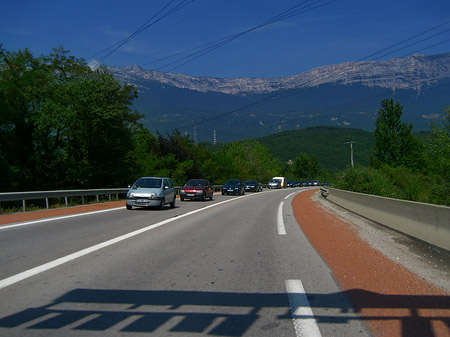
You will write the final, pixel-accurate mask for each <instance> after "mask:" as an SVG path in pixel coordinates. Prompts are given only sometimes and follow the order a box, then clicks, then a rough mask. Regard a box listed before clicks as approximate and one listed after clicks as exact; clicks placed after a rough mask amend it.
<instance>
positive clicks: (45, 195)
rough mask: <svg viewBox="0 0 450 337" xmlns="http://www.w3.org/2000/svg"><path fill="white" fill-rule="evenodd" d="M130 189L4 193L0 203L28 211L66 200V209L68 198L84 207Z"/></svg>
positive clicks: (1, 194) (218, 189) (177, 188)
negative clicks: (35, 204) (33, 204)
mask: <svg viewBox="0 0 450 337" xmlns="http://www.w3.org/2000/svg"><path fill="white" fill-rule="evenodd" d="M212 188H213V190H214V192H216V191H220V190H221V188H222V185H213V186H212ZM180 189H181V187H175V191H176V193H177V194H179V190H180ZM128 190H129V188H127V187H126V188H105V189H88V190H59V191H34V192H4V193H0V203H1V202H6V201H22V211H23V212H25V211H26V201H27V200H43V199H45V207H46V208H47V209H48V208H50V202H49V199H51V198H64V203H65V205H66V207H67V206H68V204H69V202H68V199H67V198H70V197H81V204H82V205H84V201H85V200H84V197H85V196H92V195H95V196H96V198H97V202H98V201H99V196H100V195H108V196H109V200H111V195H115V196H116V199H118V198H119V194H126V193H127V192H128Z"/></svg>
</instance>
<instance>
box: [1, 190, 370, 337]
mask: <svg viewBox="0 0 450 337" xmlns="http://www.w3.org/2000/svg"><path fill="white" fill-rule="evenodd" d="M305 191H308V190H300V189H295V190H293V189H287V190H286V189H284V190H272V191H267V190H266V191H264V192H262V193H251V194H250V193H247V194H246V195H244V196H222V195H220V194H216V195H215V197H214V200H213V201H206V202H197V201H187V202H180V201H178V202H177V207H176V208H174V209H171V208H169V207H167V208H166V209H165V210H162V211H161V210H148V209H144V210H141V209H136V210H133V211H128V210H126V209H125V208H124V207H123V206H122V207H120V208H113V209H109V210H102V211H100V212H93V213H88V214H85V213H83V214H77V215H70V216H66V217H64V216H62V217H59V218H48V219H40V220H36V221H29V222H24V223H15V224H10V225H3V226H1V227H0V336H143V335H154V336H204V335H206V336H208V335H210V336H371V335H372V333H371V331H370V330H369V329H368V328H367V326H366V324H365V323H364V320H362V319H361V317H360V315H359V313H357V312H355V310H354V309H353V307H354V306H353V305H352V304H351V302H350V300H349V298H348V297H347V294H346V293H345V292H344V291H343V290H342V289H341V287H340V286H339V283H338V282H337V281H336V278H335V277H334V276H333V271H332V270H331V269H330V267H329V264H328V263H326V261H325V260H324V259H323V257H322V256H320V255H319V254H318V253H317V251H316V250H315V249H314V248H313V246H312V245H311V243H310V241H309V240H308V239H307V238H306V237H305V234H304V232H303V231H302V229H301V228H300V226H299V224H298V222H297V219H296V218H295V216H294V211H293V209H292V206H291V202H292V199H293V197H294V195H295V194H298V193H305Z"/></svg>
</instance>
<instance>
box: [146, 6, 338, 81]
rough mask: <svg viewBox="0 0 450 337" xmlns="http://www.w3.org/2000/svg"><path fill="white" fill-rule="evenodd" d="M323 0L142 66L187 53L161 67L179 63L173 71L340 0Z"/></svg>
mask: <svg viewBox="0 0 450 337" xmlns="http://www.w3.org/2000/svg"><path fill="white" fill-rule="evenodd" d="M322 1H323V0H316V1H314V2H311V3H309V4H308V2H309V0H305V1H303V2H301V3H299V4H297V5H295V6H292V7H290V8H289V9H287V10H284V11H283V12H281V13H279V14H277V15H275V16H273V17H271V18H270V19H268V20H266V21H264V22H262V23H260V24H258V25H256V26H254V27H252V28H250V29H246V30H243V31H241V32H239V33H236V34H232V35H229V36H227V37H224V38H221V39H218V40H215V41H211V42H208V43H205V44H203V45H201V46H197V47H194V48H191V49H188V50H185V51H183V52H179V53H176V54H173V55H170V56H166V57H163V58H160V59H157V60H153V61H151V62H147V63H144V64H142V65H141V66H144V65H148V64H151V63H157V62H160V61H162V60H166V59H170V58H173V57H177V56H180V55H184V54H187V55H186V56H183V57H180V58H178V59H175V60H174V61H172V62H170V63H167V64H165V65H163V66H160V67H159V70H161V69H162V68H167V67H169V66H172V65H175V64H178V65H176V66H174V67H172V68H171V69H169V70H167V71H168V72H171V71H173V70H175V69H178V68H180V67H181V66H183V65H186V64H187V63H190V62H192V61H194V60H196V59H198V58H199V57H201V56H204V55H206V54H208V53H210V52H212V51H214V50H216V49H217V48H220V47H222V46H224V45H226V44H228V43H230V42H232V41H234V40H236V39H238V38H240V37H242V36H244V35H246V34H248V33H250V32H252V31H254V30H257V29H260V28H263V27H265V26H267V25H270V24H274V23H277V22H280V21H283V20H286V19H288V18H291V17H293V16H297V15H300V14H303V13H306V12H309V11H312V10H314V9H317V8H320V7H323V6H326V5H329V4H331V3H333V2H337V1H338V0H331V1H328V2H325V3H321V2H322ZM195 50H197V51H195Z"/></svg>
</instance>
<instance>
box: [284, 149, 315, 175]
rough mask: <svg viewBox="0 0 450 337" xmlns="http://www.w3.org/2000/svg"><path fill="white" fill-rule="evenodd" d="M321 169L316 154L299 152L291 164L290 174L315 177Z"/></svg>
mask: <svg viewBox="0 0 450 337" xmlns="http://www.w3.org/2000/svg"><path fill="white" fill-rule="evenodd" d="M320 171H321V168H320V164H319V160H318V159H317V157H316V156H314V155H311V156H308V155H307V154H306V153H303V152H302V153H300V154H299V155H298V156H297V158H295V160H294V163H293V164H292V168H291V172H292V174H293V175H294V176H295V177H297V178H300V179H317V177H318V176H319V174H320Z"/></svg>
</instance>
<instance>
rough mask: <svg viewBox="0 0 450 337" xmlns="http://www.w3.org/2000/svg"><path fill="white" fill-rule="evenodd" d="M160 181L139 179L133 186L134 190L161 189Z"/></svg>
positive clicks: (156, 179) (157, 179)
mask: <svg viewBox="0 0 450 337" xmlns="http://www.w3.org/2000/svg"><path fill="white" fill-rule="evenodd" d="M161 183H162V179H159V178H140V179H138V181H136V183H135V184H134V186H133V187H134V188H161Z"/></svg>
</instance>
